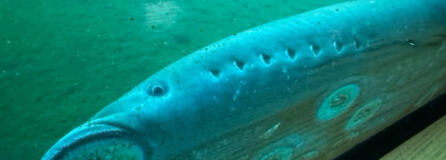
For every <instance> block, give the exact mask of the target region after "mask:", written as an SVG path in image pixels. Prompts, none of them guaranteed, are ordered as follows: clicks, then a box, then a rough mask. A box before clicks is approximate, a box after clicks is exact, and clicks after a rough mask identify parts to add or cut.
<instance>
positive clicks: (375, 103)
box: [345, 99, 382, 130]
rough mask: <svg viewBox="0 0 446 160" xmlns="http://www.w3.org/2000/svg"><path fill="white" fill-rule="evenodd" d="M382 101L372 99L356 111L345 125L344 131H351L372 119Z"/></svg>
mask: <svg viewBox="0 0 446 160" xmlns="http://www.w3.org/2000/svg"><path fill="white" fill-rule="evenodd" d="M381 105H382V99H374V100H372V101H370V102H368V103H366V104H365V105H363V106H361V107H360V108H359V109H358V110H356V111H355V112H354V113H353V115H352V116H351V118H350V119H349V120H348V122H347V124H346V125H345V129H346V130H352V129H354V128H356V127H358V126H360V125H361V124H364V123H365V122H366V121H367V120H369V119H370V118H372V117H373V115H375V114H376V113H377V112H378V110H379V109H380V108H381Z"/></svg>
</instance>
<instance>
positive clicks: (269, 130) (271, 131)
mask: <svg viewBox="0 0 446 160" xmlns="http://www.w3.org/2000/svg"><path fill="white" fill-rule="evenodd" d="M279 127H280V122H279V123H276V124H275V125H274V126H273V127H271V128H270V129H268V130H267V131H266V132H265V133H263V134H262V135H261V136H260V137H261V138H265V139H266V138H269V137H271V136H272V135H273V134H274V132H275V131H276V130H277V129H278V128H279Z"/></svg>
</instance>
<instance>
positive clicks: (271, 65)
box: [42, 0, 446, 160]
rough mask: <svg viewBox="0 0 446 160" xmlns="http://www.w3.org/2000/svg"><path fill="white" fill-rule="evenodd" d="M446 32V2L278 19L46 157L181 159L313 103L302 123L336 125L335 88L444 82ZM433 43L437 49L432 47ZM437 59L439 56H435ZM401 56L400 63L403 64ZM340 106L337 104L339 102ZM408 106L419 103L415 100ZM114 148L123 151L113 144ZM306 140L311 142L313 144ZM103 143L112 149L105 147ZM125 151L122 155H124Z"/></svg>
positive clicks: (179, 67) (191, 60) (175, 72)
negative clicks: (330, 107)
mask: <svg viewBox="0 0 446 160" xmlns="http://www.w3.org/2000/svg"><path fill="white" fill-rule="evenodd" d="M445 35H446V1H445V0H398V1H388V0H363V1H354V2H348V3H343V4H338V5H334V6H329V7H325V8H321V9H317V10H314V11H311V12H307V13H304V14H300V15H296V16H292V17H289V18H285V19H282V20H278V21H275V22H271V23H268V24H265V25H262V26H259V27H256V28H253V29H250V30H247V31H245V32H241V33H239V34H236V35H234V36H231V37H228V38H226V39H224V40H221V41H218V42H216V43H214V44H211V45H209V46H207V47H205V48H203V49H201V50H198V51H196V52H194V53H192V54H190V55H188V56H186V57H184V58H182V59H180V60H178V61H177V62H175V63H173V64H171V65H169V66H168V67H166V68H164V69H163V70H161V71H159V72H158V73H156V74H154V75H153V76H151V77H149V78H148V79H147V80H145V81H144V82H142V83H141V84H140V85H138V86H137V87H136V88H134V89H133V90H131V91H130V92H128V93H127V94H126V95H124V96H123V97H122V98H120V99H118V100H117V101H115V102H113V103H112V104H110V105H109V106H107V107H106V108H104V109H103V110H102V111H100V112H99V113H98V114H97V115H95V116H94V117H93V118H92V119H91V121H89V122H87V123H86V124H84V125H82V126H80V127H78V128H76V129H75V130H73V131H71V132H70V133H69V134H68V135H66V136H65V137H63V138H62V139H61V140H59V141H58V142H57V143H56V144H55V145H54V146H53V147H52V148H51V149H50V150H49V151H48V152H47V153H46V154H45V155H44V157H43V158H42V159H44V160H50V159H51V160H53V159H79V157H83V158H85V157H87V158H92V159H94V158H96V159H101V158H102V159H110V157H113V156H117V158H115V159H119V158H122V157H124V158H129V157H132V156H133V157H135V158H136V159H153V160H164V159H173V158H177V159H181V158H182V157H181V155H187V154H189V152H194V151H195V149H194V148H195V147H197V146H200V145H203V144H207V143H208V142H209V141H211V140H213V139H215V138H216V137H222V136H223V138H222V139H224V136H225V135H227V134H228V133H232V134H235V135H236V134H238V132H236V131H237V130H238V129H240V128H243V127H247V126H250V125H251V124H254V123H256V122H258V121H259V120H262V119H265V118H266V117H269V116H271V115H274V114H277V113H279V112H281V111H283V110H284V109H287V108H289V107H290V106H293V105H295V104H299V102H300V101H305V100H306V99H308V98H309V97H311V98H315V99H317V100H319V101H320V103H319V102H317V103H316V104H318V105H315V106H310V107H311V108H312V109H314V111H312V112H304V113H303V114H302V115H296V117H299V116H300V117H310V118H313V119H319V121H321V122H323V121H326V120H329V119H334V118H336V116H338V114H340V113H342V112H344V109H342V110H340V111H336V113H334V114H333V112H330V114H332V115H327V114H325V111H324V107H320V106H319V104H324V103H322V101H323V98H324V97H327V96H324V95H325V94H322V95H321V94H320V93H324V91H330V90H329V89H336V88H339V87H340V86H348V85H349V86H348V87H350V88H351V90H353V91H345V93H346V94H356V95H353V96H350V98H351V97H353V100H354V99H356V97H358V95H359V97H364V96H366V97H367V93H364V92H363V91H364V90H371V93H370V94H372V93H373V92H372V91H373V90H380V91H383V92H387V91H389V92H390V91H391V90H393V89H388V90H386V89H377V88H392V87H393V86H398V85H401V84H412V80H408V81H409V82H410V83H408V82H407V83H406V82H400V81H398V79H404V78H403V77H405V76H406V77H407V75H410V74H416V73H419V72H428V71H431V70H436V74H429V76H430V77H429V78H428V79H427V80H421V79H422V78H420V81H422V82H423V83H421V82H420V83H419V86H421V85H424V84H426V83H429V82H437V81H439V79H440V80H441V79H443V80H444V77H445V75H446V73H445V72H446V71H445V70H446V69H445V68H446V67H444V66H445V64H446V62H445V59H446V55H445V54H443V52H445V50H446V49H444V46H443V48H440V49H438V48H439V47H440V46H441V44H442V42H443V41H444V40H445V39H446V37H445ZM432 46H434V47H436V48H434V49H430V48H429V47H432ZM438 50H440V51H438ZM434 51H437V52H438V53H437V52H434ZM419 52H426V53H423V54H425V55H424V56H421V57H426V59H429V61H430V62H429V65H428V64H426V63H428V62H425V61H423V58H417V59H415V58H414V59H409V60H412V61H413V64H414V65H418V64H420V65H421V66H426V67H425V68H423V67H417V66H415V67H410V66H408V67H407V68H411V70H410V73H409V72H406V71H399V70H397V69H398V67H400V66H401V65H405V64H406V63H405V62H403V60H404V58H405V57H411V54H414V55H415V54H416V53H419ZM440 52H441V53H440ZM434 54H435V55H434ZM434 56H435V57H436V58H430V57H434ZM395 57H397V58H395ZM392 58H393V59H392ZM399 59H402V60H401V65H400V64H398V63H400V61H399ZM386 60H388V61H386ZM386 62H387V63H388V64H391V66H393V67H392V68H387V70H389V71H388V72H387V70H386V69H382V68H380V67H381V66H382V65H386V64H387V63H386ZM431 63H432V64H431ZM393 64H395V65H393ZM420 65H418V66H420ZM427 66H435V67H437V68H435V69H432V68H428V67H427ZM442 67H444V68H442ZM370 68H372V69H370ZM373 68H377V69H376V70H373ZM399 69H401V68H399ZM418 69H419V70H418ZM423 69H425V70H423ZM393 76H394V77H393ZM419 76H422V74H420V75H419ZM352 77H353V78H352ZM355 77H356V78H355ZM385 77H387V79H386V78H385ZM392 77H393V78H394V79H396V81H395V83H393V81H391V79H392ZM344 82H345V83H344ZM386 82H389V83H386ZM390 82H392V83H390ZM414 84H418V83H414ZM348 87H347V89H348ZM401 88H403V90H404V89H405V91H412V90H410V89H413V88H416V87H413V86H412V88H409V87H406V88H404V86H401V87H400V89H401ZM435 91H438V92H440V91H444V87H440V88H439V87H437V90H435ZM339 92H341V91H339ZM360 92H361V93H360ZM374 94H375V95H378V94H379V93H374ZM420 94H421V92H420ZM423 94H424V93H423ZM394 95H396V97H394V98H398V99H411V98H414V97H420V96H421V95H417V94H415V93H413V94H412V92H407V93H405V94H394ZM405 96H406V97H405ZM341 98H345V97H341ZM347 98H349V97H347ZM427 99H429V97H428V98H427ZM334 101H335V100H333V102H332V103H336V102H334ZM338 101H339V100H338ZM381 101H382V103H386V100H385V97H384V98H383V100H381V99H380V100H379V102H380V105H381ZM415 102H416V101H415ZM340 103H344V101H342V100H341V101H340ZM351 103H354V102H353V101H351ZM358 103H359V102H358ZM401 103H403V102H401ZM410 103H414V102H412V101H410V100H408V104H410ZM348 105H350V104H348ZM347 107H348V106H347ZM347 107H346V108H347ZM302 108H305V107H302ZM318 109H319V110H318ZM316 112H318V113H317V114H316ZM338 112H339V113H338ZM309 113H314V114H309ZM324 116H325V117H324ZM339 117H342V116H339ZM369 117H370V116H369ZM357 124H360V123H359V122H358V121H355V124H354V125H349V129H350V128H351V127H350V126H356V125H357ZM278 127H288V128H292V126H285V123H282V124H280V123H278V124H276V125H275V127H273V128H271V129H270V130H267V132H265V133H264V134H263V136H264V137H269V136H272V137H273V139H274V137H275V136H276V137H278V135H274V130H275V129H276V128H278ZM294 127H299V126H294ZM314 127H317V126H314ZM267 128H269V126H268V127H267ZM308 130H311V129H308ZM283 133H284V134H285V133H286V134H288V133H287V132H285V131H284V132H283ZM301 133H305V131H301ZM312 134H314V135H318V134H321V135H322V134H323V133H317V132H312ZM281 136H282V137H283V136H284V135H281ZM250 137H251V138H253V140H243V141H242V140H240V141H239V142H237V141H229V142H228V143H229V146H230V145H233V146H237V145H238V146H243V145H245V146H246V145H248V146H249V145H251V146H252V145H255V144H243V145H241V144H236V143H248V142H256V140H255V138H258V137H259V136H258V135H257V133H253V135H252V136H250ZM260 137H262V135H261V134H260ZM304 138H305V137H304ZM248 139H249V137H248ZM275 139H277V138H275ZM115 143H119V144H121V145H122V146H123V147H115V148H112V149H110V148H106V147H108V146H112V144H113V145H115ZM271 143H276V141H271ZM308 143H312V142H311V139H310V140H309V142H308ZM101 145H105V147H104V148H101V147H99V146H101ZM126 145H127V146H126ZM267 145H268V144H262V146H267ZM296 145H297V144H296ZM126 147H127V149H123V148H126ZM132 147H133V148H132ZM128 148H130V149H128ZM263 148H265V147H263ZM266 148H267V147H266ZM118 149H123V150H124V151H116V150H118ZM209 149H210V150H211V149H212V147H210V148H209ZM253 150H255V151H253V152H257V151H258V152H261V151H263V150H264V149H262V148H257V149H253ZM290 150H291V151H290V153H283V154H282V153H279V152H280V151H282V150H276V151H274V152H271V153H270V154H276V152H277V154H282V158H283V157H285V158H283V159H289V158H290V157H291V156H293V157H296V153H297V152H295V154H293V153H292V149H290ZM285 151H288V149H284V150H283V152H285ZM98 152H101V153H98ZM122 152H129V153H128V154H129V156H127V157H125V156H122V155H123V154H125V153H122ZM115 154H116V155H115ZM119 154H121V156H122V157H119V156H120V155H119ZM193 154H194V155H195V157H194V159H219V157H226V158H225V159H241V158H249V159H251V157H254V158H256V157H257V158H256V159H267V158H268V157H266V158H265V157H263V158H262V157H260V155H259V156H255V155H254V156H251V155H250V154H251V153H249V154H248V153H246V155H248V156H247V157H232V158H231V155H226V156H220V155H219V154H226V153H223V152H213V151H209V152H207V154H204V153H203V154H201V155H197V154H196V153H193ZM259 154H261V155H266V156H269V154H263V153H259ZM315 154H317V152H310V154H306V155H304V157H305V156H312V155H315ZM107 156H108V157H107ZM234 156H235V154H234ZM186 157H187V156H186ZM228 157H229V158H228ZM112 159H113V158H112ZM184 159H188V158H184ZM191 159H192V158H191Z"/></svg>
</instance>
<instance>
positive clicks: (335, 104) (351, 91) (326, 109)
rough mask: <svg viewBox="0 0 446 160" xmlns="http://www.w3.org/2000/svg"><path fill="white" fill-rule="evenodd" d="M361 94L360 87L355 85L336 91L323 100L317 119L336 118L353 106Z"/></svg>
mask: <svg viewBox="0 0 446 160" xmlns="http://www.w3.org/2000/svg"><path fill="white" fill-rule="evenodd" d="M359 92H360V88H359V86H358V85H357V84H354V83H353V84H349V85H346V86H343V87H341V88H338V89H336V90H335V91H333V92H332V93H331V94H330V95H329V96H327V97H326V98H325V99H324V100H323V102H322V104H321V106H320V107H319V110H318V112H317V117H318V118H319V119H320V120H330V119H333V118H335V117H336V116H338V115H340V114H341V113H343V112H345V111H346V110H347V109H348V108H350V107H351V106H352V104H353V103H354V102H355V100H356V98H357V97H358V96H359Z"/></svg>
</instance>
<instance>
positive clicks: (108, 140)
mask: <svg viewBox="0 0 446 160" xmlns="http://www.w3.org/2000/svg"><path fill="white" fill-rule="evenodd" d="M151 152H152V150H151V149H150V147H149V145H147V144H145V143H144V142H143V141H142V140H141V139H140V138H139V137H138V136H137V134H135V133H134V132H132V131H128V130H126V129H122V128H119V127H115V126H113V125H108V124H91V125H83V126H81V127H78V128H76V129H75V130H73V131H71V132H70V133H69V134H68V135H66V136H65V137H64V138H62V139H61V140H59V141H58V142H57V143H56V144H55V145H54V146H53V147H51V149H50V150H49V151H48V152H47V153H46V154H45V156H44V157H43V158H42V160H79V159H86V160H104V159H116V160H149V159H151V158H150V156H151Z"/></svg>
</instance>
